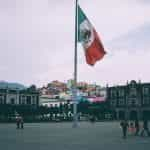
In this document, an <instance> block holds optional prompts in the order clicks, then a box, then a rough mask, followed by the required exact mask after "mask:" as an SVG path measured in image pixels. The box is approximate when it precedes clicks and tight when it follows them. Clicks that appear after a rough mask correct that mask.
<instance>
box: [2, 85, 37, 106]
mask: <svg viewBox="0 0 150 150" xmlns="http://www.w3.org/2000/svg"><path fill="white" fill-rule="evenodd" d="M0 104H1V105H2V104H10V105H39V92H38V91H33V90H30V89H17V88H9V87H7V88H0Z"/></svg>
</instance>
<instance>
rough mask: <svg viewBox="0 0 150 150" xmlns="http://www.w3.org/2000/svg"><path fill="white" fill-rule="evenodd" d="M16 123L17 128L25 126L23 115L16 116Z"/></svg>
mask: <svg viewBox="0 0 150 150" xmlns="http://www.w3.org/2000/svg"><path fill="white" fill-rule="evenodd" d="M16 125H17V129H23V128H24V121H23V118H22V117H21V116H18V117H16Z"/></svg>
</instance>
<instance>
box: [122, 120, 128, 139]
mask: <svg viewBox="0 0 150 150" xmlns="http://www.w3.org/2000/svg"><path fill="white" fill-rule="evenodd" d="M120 126H121V128H122V133H123V138H124V139H125V138H126V137H127V129H128V127H129V124H128V122H127V120H124V121H121V123H120Z"/></svg>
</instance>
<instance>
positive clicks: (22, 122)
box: [20, 117, 24, 129]
mask: <svg viewBox="0 0 150 150" xmlns="http://www.w3.org/2000/svg"><path fill="white" fill-rule="evenodd" d="M20 124H21V129H24V121H23V118H22V117H21V118H20Z"/></svg>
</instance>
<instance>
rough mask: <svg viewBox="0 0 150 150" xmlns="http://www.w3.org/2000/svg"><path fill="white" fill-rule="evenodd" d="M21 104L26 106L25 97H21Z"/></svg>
mask: <svg viewBox="0 0 150 150" xmlns="http://www.w3.org/2000/svg"><path fill="white" fill-rule="evenodd" d="M21 104H23V105H24V104H26V97H25V96H22V97H21Z"/></svg>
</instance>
